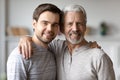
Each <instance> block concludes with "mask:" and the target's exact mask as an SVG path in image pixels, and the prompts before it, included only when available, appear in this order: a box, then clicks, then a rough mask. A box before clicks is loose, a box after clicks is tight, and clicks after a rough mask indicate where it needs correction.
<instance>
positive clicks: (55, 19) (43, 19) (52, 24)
mask: <svg viewBox="0 0 120 80" xmlns="http://www.w3.org/2000/svg"><path fill="white" fill-rule="evenodd" d="M59 19H60V16H59V14H57V13H52V12H50V11H45V12H43V13H42V14H40V16H39V19H38V21H35V20H34V21H33V28H34V29H35V31H34V33H35V35H36V37H37V38H38V39H39V40H40V41H42V42H45V43H49V42H51V41H52V40H53V39H54V38H55V37H56V35H57V33H58V29H59Z"/></svg>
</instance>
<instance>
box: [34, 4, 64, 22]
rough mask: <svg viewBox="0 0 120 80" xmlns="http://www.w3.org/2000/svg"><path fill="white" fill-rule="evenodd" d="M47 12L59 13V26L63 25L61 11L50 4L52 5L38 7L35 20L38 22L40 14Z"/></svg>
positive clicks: (35, 11)
mask: <svg viewBox="0 0 120 80" xmlns="http://www.w3.org/2000/svg"><path fill="white" fill-rule="evenodd" d="M45 11H50V12H53V13H58V14H59V16H60V20H59V24H61V16H62V12H61V10H60V9H59V8H58V7H57V6H55V5H53V4H50V3H45V4H41V5H38V7H37V8H36V9H35V10H34V13H33V19H34V20H36V21H38V19H39V16H40V14H41V13H43V12H45Z"/></svg>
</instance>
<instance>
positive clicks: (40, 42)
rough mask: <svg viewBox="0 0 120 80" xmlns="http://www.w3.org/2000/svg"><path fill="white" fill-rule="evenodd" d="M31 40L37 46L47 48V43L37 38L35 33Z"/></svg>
mask: <svg viewBox="0 0 120 80" xmlns="http://www.w3.org/2000/svg"><path fill="white" fill-rule="evenodd" d="M32 41H33V42H34V43H35V44H36V45H38V46H42V47H44V48H48V43H45V42H43V41H41V40H39V39H38V38H37V37H36V36H35V35H34V36H33V37H32Z"/></svg>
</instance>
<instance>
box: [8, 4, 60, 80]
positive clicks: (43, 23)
mask: <svg viewBox="0 0 120 80" xmlns="http://www.w3.org/2000/svg"><path fill="white" fill-rule="evenodd" d="M60 18H61V10H60V9H59V8H57V7H56V6H55V5H53V4H47V3H46V4H41V5H39V6H38V7H37V8H36V9H35V11H34V13H33V23H32V24H33V31H34V34H33V36H32V41H33V42H32V49H33V53H34V55H33V56H32V57H31V58H30V59H29V60H26V59H24V58H23V57H22V56H21V55H20V53H19V49H18V47H17V48H15V49H14V50H13V51H12V53H11V54H10V56H9V58H8V62H7V80H56V63H55V58H54V55H53V53H51V52H50V51H49V50H48V43H50V42H51V41H52V40H53V39H54V38H55V37H56V35H57V33H58V29H59V24H60ZM21 54H22V53H21Z"/></svg>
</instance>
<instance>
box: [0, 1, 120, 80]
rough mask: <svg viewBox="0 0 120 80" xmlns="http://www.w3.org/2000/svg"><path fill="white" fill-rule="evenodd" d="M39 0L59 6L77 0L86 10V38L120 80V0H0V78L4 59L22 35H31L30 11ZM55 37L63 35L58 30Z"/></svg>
mask: <svg viewBox="0 0 120 80" xmlns="http://www.w3.org/2000/svg"><path fill="white" fill-rule="evenodd" d="M41 3H52V4H55V5H56V6H58V7H59V8H60V9H62V8H63V7H64V6H65V5H68V4H80V5H82V6H83V7H84V8H85V10H86V12H87V31H86V35H85V37H86V39H87V40H88V41H97V43H98V44H99V45H100V46H101V47H102V49H104V51H105V52H106V53H107V54H108V55H109V56H110V58H111V59H112V61H113V64H114V69H115V74H116V80H120V0H0V80H6V79H5V75H6V62H7V58H8V56H9V54H10V53H11V51H12V50H13V49H14V48H15V47H16V46H17V45H18V41H19V39H20V37H21V36H22V35H32V14H33V11H34V9H35V8H36V7H37V6H38V5H39V4H41ZM57 38H60V39H65V38H64V36H63V35H62V34H58V36H57Z"/></svg>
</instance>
